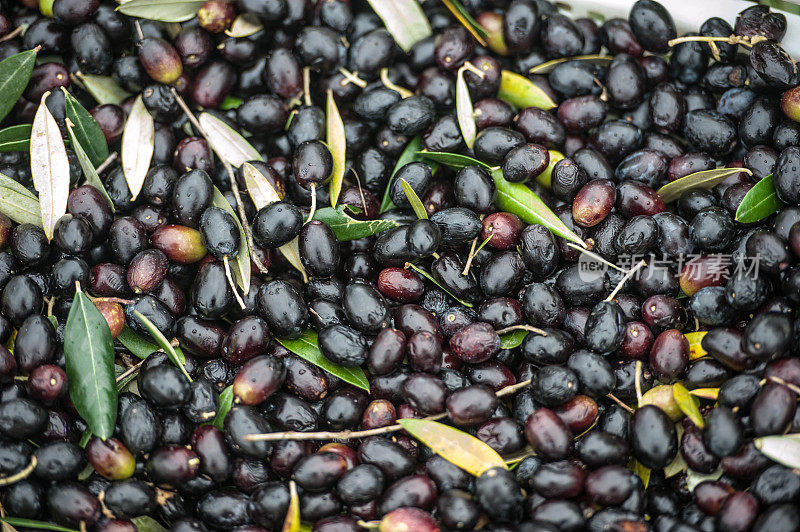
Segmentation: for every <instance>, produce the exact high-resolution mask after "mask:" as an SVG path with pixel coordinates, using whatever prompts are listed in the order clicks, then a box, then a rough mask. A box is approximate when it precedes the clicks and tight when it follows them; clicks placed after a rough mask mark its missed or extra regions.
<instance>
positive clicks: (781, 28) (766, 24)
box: [734, 6, 786, 42]
mask: <svg viewBox="0 0 800 532" xmlns="http://www.w3.org/2000/svg"><path fill="white" fill-rule="evenodd" d="M734 33H736V34H737V35H742V36H745V37H755V36H763V37H766V38H767V39H768V40H771V41H775V42H780V41H781V39H783V36H784V35H785V34H786V16H785V15H783V14H782V13H773V12H772V11H771V10H770V8H769V7H768V6H751V7H748V8H747V9H745V10H743V11H741V12H740V13H739V15H738V16H737V17H736V23H735V25H734Z"/></svg>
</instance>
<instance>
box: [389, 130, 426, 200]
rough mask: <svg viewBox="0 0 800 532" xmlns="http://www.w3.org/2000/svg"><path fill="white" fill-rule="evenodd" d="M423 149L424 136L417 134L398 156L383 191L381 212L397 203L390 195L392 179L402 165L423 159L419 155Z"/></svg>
mask: <svg viewBox="0 0 800 532" xmlns="http://www.w3.org/2000/svg"><path fill="white" fill-rule="evenodd" d="M421 149H422V137H420V136H419V135H417V136H416V137H414V138H413V139H411V140H410V141H409V142H408V144H406V147H405V148H404V149H403V153H401V154H400V157H398V158H397V162H396V163H395V165H394V170H392V176H391V177H390V178H389V183H388V184H387V185H386V191H385V192H384V193H383V200H382V201H381V208H380V209H378V212H379V213H380V214H383V213H384V212H386V211H388V210H389V209H393V208H395V207H396V206H395V204H394V203H392V198H391V196H390V195H389V191H390V190H391V189H392V181H393V180H394V176H395V174H396V173H397V171H398V170H400V169H401V168H402V167H404V166H405V165H407V164H408V163H415V162H419V161H421V160H422V157H421V156H420V155H419V151H420V150H421ZM433 170H434V169H433V167H431V172H433Z"/></svg>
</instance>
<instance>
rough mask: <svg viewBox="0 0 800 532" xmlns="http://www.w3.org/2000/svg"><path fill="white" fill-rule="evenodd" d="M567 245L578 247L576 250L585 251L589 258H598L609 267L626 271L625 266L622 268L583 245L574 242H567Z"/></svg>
mask: <svg viewBox="0 0 800 532" xmlns="http://www.w3.org/2000/svg"><path fill="white" fill-rule="evenodd" d="M567 247H570V248H572V249H576V250H578V251H580V252H581V253H583V254H584V255H586V256H587V257H589V258H591V259H593V260H596V261H597V262H600V263H602V264H605V265H606V266H608V267H609V268H614V269H615V270H617V271H620V272H624V271H626V270H625V268H620V267H619V266H617V265H616V264H614V263H613V262H611V261H608V260H606V259H604V258H603V257H601V256H600V255H598V254H597V253H595V252H593V251H589V250H588V249H586V248H582V247H581V246H579V245H577V244H573V243H572V242H567Z"/></svg>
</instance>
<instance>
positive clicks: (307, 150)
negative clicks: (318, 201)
mask: <svg viewBox="0 0 800 532" xmlns="http://www.w3.org/2000/svg"><path fill="white" fill-rule="evenodd" d="M292 169H293V171H294V178H295V180H296V181H297V183H298V184H299V185H300V186H301V187H304V188H306V189H308V188H310V187H311V186H312V185H314V186H316V185H320V184H322V183H325V182H326V181H328V179H330V177H331V172H332V171H333V158H332V156H331V152H330V151H329V150H328V148H327V147H326V146H325V144H323V143H322V142H321V141H319V140H307V141H305V142H302V143H301V144H300V145H299V146H298V147H297V149H296V150H295V152H294V159H293V161H292Z"/></svg>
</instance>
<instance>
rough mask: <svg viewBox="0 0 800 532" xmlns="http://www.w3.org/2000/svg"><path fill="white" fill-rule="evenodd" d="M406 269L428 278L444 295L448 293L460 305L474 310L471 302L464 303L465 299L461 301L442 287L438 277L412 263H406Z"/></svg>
mask: <svg viewBox="0 0 800 532" xmlns="http://www.w3.org/2000/svg"><path fill="white" fill-rule="evenodd" d="M406 268H411V269H412V270H414V271H415V272H417V273H418V274H420V275H421V276H423V277H424V278H426V279H427V280H429V281H430V282H432V283H433V284H435V285H436V286H438V287H439V288H440V289H441V290H442V291H443V292H444V293H446V294H447V295H448V296H450V297H452V298H453V299H455V300H456V301H458V302H459V303H461V304H462V305H464V306H465V307H467V308H472V307H473V305H472V303H470V302H469V301H464V300H463V299H459V298H457V297H456V296H454V295H453V293H452V292H450V290H448V289H447V288H445V287H444V286H443V285H442V283H440V282H439V281H438V280H437V279H436V277H434V276H433V275H431V274H430V273H428V272H426V271H425V270H423V269H422V268H420V267H419V266H416V265H414V264H412V263H410V262H406Z"/></svg>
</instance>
